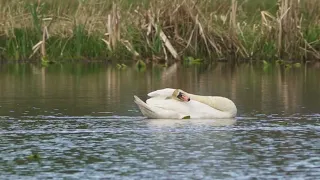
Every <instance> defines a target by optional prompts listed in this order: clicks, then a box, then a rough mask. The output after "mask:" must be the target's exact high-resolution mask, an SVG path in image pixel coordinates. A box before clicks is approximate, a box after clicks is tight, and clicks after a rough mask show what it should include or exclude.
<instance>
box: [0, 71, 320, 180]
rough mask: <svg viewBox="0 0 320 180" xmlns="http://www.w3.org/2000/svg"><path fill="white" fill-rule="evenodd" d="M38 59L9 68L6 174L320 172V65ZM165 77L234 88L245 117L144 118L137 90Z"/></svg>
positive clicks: (282, 175)
mask: <svg viewBox="0 0 320 180" xmlns="http://www.w3.org/2000/svg"><path fill="white" fill-rule="evenodd" d="M33 68H35V67H32V66H26V67H21V66H18V67H14V68H13V67H11V66H6V67H2V68H1V72H0V83H1V86H0V128H1V130H0V137H1V140H0V152H1V153H0V179H35V178H37V179H50V178H53V179H63V178H65V179H254V178H258V179H316V178H317V177H319V176H320V151H319V149H320V114H319V107H320V102H319V100H320V99H319V95H320V91H319V90H320V86H319V85H320V83H319V81H318V80H317V77H320V76H319V75H320V73H319V69H316V68H308V71H307V70H304V69H302V70H292V71H288V72H285V75H283V74H282V73H281V71H279V72H280V73H278V72H277V71H278V69H276V70H274V71H272V72H271V73H270V72H263V71H262V70H259V68H257V69H256V70H252V68H251V67H250V68H247V67H246V66H240V67H238V68H236V69H232V70H228V68H227V67H224V66H222V67H218V68H215V69H209V70H208V69H207V70H202V69H201V68H200V69H199V68H198V67H191V68H190V67H188V68H185V67H179V68H178V69H176V70H174V71H173V75H172V72H170V73H171V76H170V73H169V75H168V70H167V69H161V68H160V70H159V69H152V70H147V71H146V72H138V71H136V70H134V69H128V70H125V71H119V70H117V69H115V68H110V67H109V66H106V67H104V66H98V67H90V68H88V66H87V65H83V66H80V67H79V68H78V69H76V70H75V69H74V68H75V67H74V66H66V67H64V68H65V69H61V67H51V68H48V69H45V70H44V69H41V68H40V69H37V68H35V69H33ZM89 70H92V71H89ZM169 70H170V69H169ZM79 71H80V72H79ZM253 73H254V77H253V75H252V74H253ZM167 76H169V78H168V77H167ZM166 78H168V79H166ZM166 86H170V87H181V88H183V89H185V90H187V91H190V92H194V93H198V94H212V95H214V94H218V95H223V96H226V97H229V98H231V99H232V100H234V101H235V102H236V104H237V106H238V109H239V113H238V116H237V118H236V119H225V120H219V119H216V120H175V121H172V120H161V121H159V120H149V119H145V118H144V117H142V116H141V113H140V112H139V111H138V108H137V107H136V106H135V104H134V103H133V99H132V95H133V94H136V95H139V96H140V97H142V98H143V99H145V98H146V93H147V92H149V91H150V90H153V89H158V88H162V87H166ZM32 154H37V155H39V156H40V158H39V159H30V155H32Z"/></svg>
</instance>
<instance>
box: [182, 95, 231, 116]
mask: <svg viewBox="0 0 320 180" xmlns="http://www.w3.org/2000/svg"><path fill="white" fill-rule="evenodd" d="M187 95H188V96H189V97H190V99H192V100H196V101H199V102H201V103H204V104H207V105H209V106H211V107H213V108H215V109H217V110H219V111H222V112H226V113H229V114H230V115H232V116H233V117H234V116H236V114H237V107H236V105H235V104H234V103H233V102H232V101H231V100H230V99H228V98H225V97H220V96H199V95H195V94H190V93H187Z"/></svg>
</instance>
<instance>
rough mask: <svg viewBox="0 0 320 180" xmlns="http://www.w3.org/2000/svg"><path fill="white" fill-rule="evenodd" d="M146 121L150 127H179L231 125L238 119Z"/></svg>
mask: <svg viewBox="0 0 320 180" xmlns="http://www.w3.org/2000/svg"><path fill="white" fill-rule="evenodd" d="M145 121H146V123H147V124H148V125H149V126H150V127H160V128H161V127H172V128H174V127H178V126H194V127H196V126H214V127H219V126H231V125H234V124H235V123H236V122H237V120H236V119H235V118H232V119H189V120H186V119H146V120H145Z"/></svg>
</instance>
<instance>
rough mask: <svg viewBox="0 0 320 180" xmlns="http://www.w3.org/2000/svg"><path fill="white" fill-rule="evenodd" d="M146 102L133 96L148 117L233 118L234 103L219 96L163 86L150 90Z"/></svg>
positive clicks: (235, 109) (234, 111)
mask: <svg viewBox="0 0 320 180" xmlns="http://www.w3.org/2000/svg"><path fill="white" fill-rule="evenodd" d="M148 96H149V97H151V98H149V99H147V101H146V103H145V102H143V101H142V100H141V99H140V98H139V97H137V96H134V99H135V101H134V102H135V103H136V104H137V105H138V106H139V109H140V110H141V112H142V114H143V115H144V116H146V117H148V118H150V119H210V118H234V117H235V116H236V114H237V108H236V106H235V104H234V103H233V102H232V101H231V100H230V99H227V98H224V97H220V96H200V95H194V94H190V93H187V92H184V91H182V90H180V89H172V88H165V89H160V90H156V91H153V92H150V93H149V94H148Z"/></svg>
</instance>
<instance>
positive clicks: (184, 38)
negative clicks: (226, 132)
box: [0, 0, 320, 68]
mask: <svg viewBox="0 0 320 180" xmlns="http://www.w3.org/2000/svg"><path fill="white" fill-rule="evenodd" d="M0 11H1V13H0V60H1V59H2V60H8V61H21V60H23V61H32V60H33V61H38V62H41V63H42V64H43V65H44V66H47V65H48V64H50V63H52V62H55V61H60V60H64V61H66V60H72V61H78V60H89V61H91V60H125V59H143V61H144V62H146V63H147V62H151V61H153V62H170V61H171V60H175V59H177V60H178V59H179V60H183V61H184V62H186V63H192V64H193V63H199V62H200V60H201V62H202V60H203V61H220V60H230V61H231V60H260V59H263V60H267V61H270V60H279V59H281V60H286V61H288V60H289V61H292V62H301V61H305V60H317V59H320V3H319V1H318V0H230V1H226V0H203V1H197V0H141V1H133V0H119V1H114V3H113V2H112V1H105V0H70V1H65V0H2V1H1V2H0ZM198 60H199V61H198ZM139 63H140V62H139ZM120 64H122V63H120ZM120 68H123V67H122V65H121V67H120Z"/></svg>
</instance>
